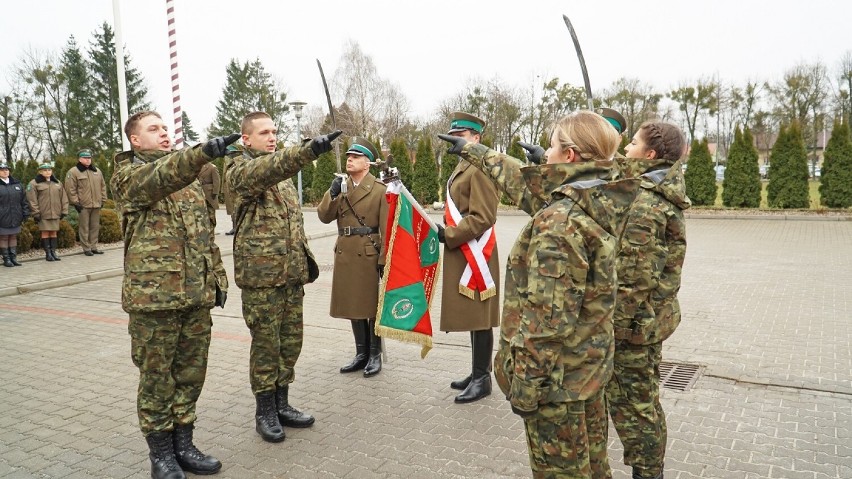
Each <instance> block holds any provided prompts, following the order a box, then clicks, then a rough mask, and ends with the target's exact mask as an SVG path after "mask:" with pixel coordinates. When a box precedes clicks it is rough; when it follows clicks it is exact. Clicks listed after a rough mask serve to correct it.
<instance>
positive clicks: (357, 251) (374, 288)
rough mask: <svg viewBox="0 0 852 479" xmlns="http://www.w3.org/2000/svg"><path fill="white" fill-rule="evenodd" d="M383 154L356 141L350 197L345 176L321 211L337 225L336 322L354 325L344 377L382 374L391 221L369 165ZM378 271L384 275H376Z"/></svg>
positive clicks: (349, 163) (349, 156)
mask: <svg viewBox="0 0 852 479" xmlns="http://www.w3.org/2000/svg"><path fill="white" fill-rule="evenodd" d="M377 159H379V153H378V151H376V147H375V146H373V144H372V143H370V142H369V141H368V140H367V139H366V138H358V137H356V138H353V139H352V146H350V147H349V150H348V151H347V152H346V173H347V175H349V177H348V178H347V179H346V191H347V193H342V194H341V190H342V188H341V186H342V183H343V177H341V176H337V177H335V178H334V180H333V181H332V182H331V188H329V190H328V191H326V192H325V195H324V196H323V198H322V202H320V204H319V206H318V207H317V215H318V216H319V219H320V221H322V222H323V223H331V222H332V221H334V220H337V233H338V235H339V236H338V238H337V243H335V245H334V279H333V282H332V285H331V312H330V313H329V314H330V315H331V316H332V317H333V318H344V319H349V320H351V321H350V322H351V323H352V334H353V335H354V336H355V358H354V359H353V360H352V361H351V362H350V363H349V364H347V365H346V366H343V367H342V368H340V372H341V373H349V372H353V371H357V370H359V369H363V370H364V376H365V377H370V376H373V375H375V374H378V373H379V371H381V370H382V338H380V337H379V336H377V335H376V331H375V328H376V310H377V308H378V300H379V282H378V280H379V279H380V278H381V275H382V271H383V268H384V264H385V254H386V253H387V251H386V250H385V247H384V240H383V239H384V237H385V228H386V227H387V219H388V202H387V200H386V199H385V191H386V190H387V188H386V187H385V185H384V184H382V183H381V182H380V181H378V180H377V179H376V177H375V176H373V175H372V174H371V173H370V165H369V162H371V161H376V160H377ZM376 272H378V275H377V274H376Z"/></svg>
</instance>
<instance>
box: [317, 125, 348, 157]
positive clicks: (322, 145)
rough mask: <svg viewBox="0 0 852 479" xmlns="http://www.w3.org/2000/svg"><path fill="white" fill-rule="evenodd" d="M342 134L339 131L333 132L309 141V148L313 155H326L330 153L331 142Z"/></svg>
mask: <svg viewBox="0 0 852 479" xmlns="http://www.w3.org/2000/svg"><path fill="white" fill-rule="evenodd" d="M341 134H343V132H342V131H340V130H335V131H333V132H331V133H328V134H326V135H320V136H318V137H316V138H314V139H313V140H311V143H310V145H309V146H310V147H311V151H313V152H314V154H315V155H317V156H320V155H321V154H323V153H328V152H329V151H331V142H332V141H334V140H335V138H337V137H338V136H340V135H341Z"/></svg>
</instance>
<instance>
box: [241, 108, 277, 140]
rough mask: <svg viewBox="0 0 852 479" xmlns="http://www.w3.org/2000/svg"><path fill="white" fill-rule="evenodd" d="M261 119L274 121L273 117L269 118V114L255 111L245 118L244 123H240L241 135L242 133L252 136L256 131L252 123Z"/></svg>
mask: <svg viewBox="0 0 852 479" xmlns="http://www.w3.org/2000/svg"><path fill="white" fill-rule="evenodd" d="M259 118H269V119H270V120H271V119H272V117H271V116H269V114H268V113H266V112H263V111H253V112H251V113H249V114H248V115H246V116H244V117H243V121H242V123H240V133H242V134H243V135H248V134H251V132H252V131H254V125H252V123H254V120H257V119H259Z"/></svg>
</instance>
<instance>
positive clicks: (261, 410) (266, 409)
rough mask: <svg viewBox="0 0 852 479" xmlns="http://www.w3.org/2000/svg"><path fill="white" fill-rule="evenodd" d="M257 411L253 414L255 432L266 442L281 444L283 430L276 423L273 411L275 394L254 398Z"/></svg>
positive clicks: (279, 424) (275, 415) (270, 393)
mask: <svg viewBox="0 0 852 479" xmlns="http://www.w3.org/2000/svg"><path fill="white" fill-rule="evenodd" d="M254 399H255V401H256V402H257V409H256V411H255V413H254V422H255V430H257V433H258V434H260V437H262V438H263V440H264V441H266V442H281V441H283V440H284V439H285V438H286V436H285V435H284V428H283V427H281V423H280V422H278V414H277V412H276V410H275V393H274V392H272V391H269V392H265V393H259V394H258V395H257V396H255V397H254Z"/></svg>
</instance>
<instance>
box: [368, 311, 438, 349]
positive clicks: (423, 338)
mask: <svg viewBox="0 0 852 479" xmlns="http://www.w3.org/2000/svg"><path fill="white" fill-rule="evenodd" d="M377 321H378V320H377ZM376 334H377V335H379V336H381V337H383V338H390V339H396V340H397V341H403V342H406V343H414V344H419V345H420V346H422V348H421V349H420V359H424V358H426V355H427V354H429V351H431V350H432V338H431V337H429V336H427V335H425V334H423V333H415V332H414V331H403V330H401V329H394V328H389V327H387V326H382V325H380V324H378V323H376Z"/></svg>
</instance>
